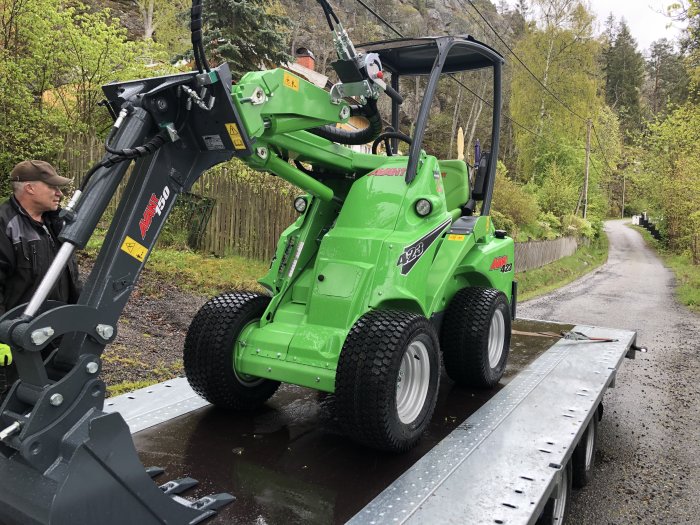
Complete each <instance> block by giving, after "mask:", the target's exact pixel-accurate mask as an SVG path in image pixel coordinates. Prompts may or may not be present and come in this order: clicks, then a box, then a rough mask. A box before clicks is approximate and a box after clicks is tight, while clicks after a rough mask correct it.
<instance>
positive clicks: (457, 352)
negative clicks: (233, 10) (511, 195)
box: [0, 0, 516, 525]
mask: <svg viewBox="0 0 700 525" xmlns="http://www.w3.org/2000/svg"><path fill="white" fill-rule="evenodd" d="M319 3H320V4H321V7H322V8H323V10H324V13H325V15H326V19H327V20H328V23H329V25H330V27H331V30H332V31H333V35H334V40H335V45H336V49H337V52H338V60H337V61H336V62H335V63H334V64H333V67H334V69H335V71H336V72H337V76H338V78H339V82H338V83H337V84H335V85H334V86H333V88H332V89H331V90H330V92H328V91H326V90H324V89H321V88H319V87H317V86H315V85H313V84H312V83H310V82H308V81H306V80H304V79H302V78H300V77H299V76H297V75H296V74H294V73H292V72H291V71H289V70H286V69H274V70H268V71H258V72H252V73H248V74H246V75H245V76H243V78H241V79H240V81H239V82H237V83H236V84H233V82H232V79H231V76H230V73H229V70H228V67H227V66H226V64H222V65H220V66H218V67H210V66H209V64H208V63H207V60H206V58H205V55H204V48H203V45H202V42H201V0H195V1H194V2H193V7H192V26H191V27H192V42H193V50H194V57H195V61H196V64H197V70H196V71H193V72H191V73H182V74H177V75H171V76H166V77H160V78H150V79H143V80H136V81H130V82H116V83H112V84H108V85H106V86H104V92H105V95H106V99H107V102H108V104H107V107H108V108H109V109H110V111H111V112H112V114H113V117H114V119H115V123H114V127H113V128H112V130H111V132H110V134H109V136H108V138H107V142H106V150H107V151H106V154H105V156H104V157H103V159H102V160H101V161H100V162H99V163H98V164H97V165H95V166H94V167H93V168H92V169H91V170H90V172H89V173H88V174H87V175H86V176H85V177H84V179H83V183H82V186H81V188H80V190H78V191H76V193H75V195H74V196H73V198H72V199H71V201H70V203H69V204H68V205H67V206H66V208H65V209H64V211H63V215H64V218H65V220H66V226H65V227H64V229H63V231H62V232H61V236H60V238H61V240H62V241H63V246H62V248H61V250H60V252H59V254H58V256H57V257H56V260H55V261H54V263H53V265H52V266H51V269H50V270H49V272H48V274H47V275H46V276H45V277H44V279H43V280H42V282H41V284H40V285H39V288H38V290H37V292H36V294H35V295H34V297H33V298H32V300H31V301H30V302H29V303H28V304H26V305H22V306H20V307H17V308H15V309H14V310H11V311H10V312H7V313H6V314H5V315H4V316H3V317H2V318H1V319H0V341H2V342H5V343H8V344H10V346H11V347H12V351H13V356H14V360H15V362H16V364H17V368H18V373H19V380H18V381H17V382H16V383H15V385H14V386H13V387H12V389H11V391H10V392H9V395H8V396H7V398H6V399H5V401H4V402H3V404H2V407H0V522H3V523H22V524H25V523H42V524H44V523H51V524H61V525H63V524H71V525H76V524H94V523H102V524H111V523H115V524H116V523H138V524H150V523H197V522H199V521H201V520H203V519H206V518H207V517H209V516H211V515H213V514H214V513H215V511H216V509H217V508H218V507H220V506H221V505H223V504H226V503H228V502H230V501H231V500H232V499H233V498H232V497H231V496H229V495H226V494H219V495H216V496H207V497H205V498H202V499H200V500H198V501H195V502H191V501H189V500H187V499H185V498H182V497H179V496H176V495H177V494H178V493H181V492H182V491H184V490H185V489H187V488H189V487H191V486H192V484H193V483H196V482H194V480H189V479H186V480H179V481H176V482H169V483H166V484H164V485H162V486H161V487H158V486H157V485H156V484H155V483H154V482H153V481H152V480H151V477H150V476H149V474H154V472H156V471H154V470H144V469H143V467H142V466H141V464H140V462H139V460H138V456H137V454H136V452H135V449H134V446H133V442H132V440H131V436H130V433H129V430H128V428H127V426H126V424H125V423H124V420H123V419H122V418H121V416H120V415H119V414H118V413H110V414H108V413H105V412H103V411H102V409H103V405H104V394H105V385H104V383H103V382H102V381H101V380H100V377H99V371H100V366H101V361H100V356H101V354H102V352H103V350H104V348H105V346H106V345H107V344H109V343H110V342H112V341H113V340H114V338H115V336H116V326H117V320H118V318H119V315H120V314H121V311H122V310H123V308H124V306H125V304H126V301H127V300H128V297H129V295H130V293H131V291H132V290H133V287H134V284H135V282H136V280H137V278H138V276H139V274H140V272H141V270H142V269H143V266H144V265H145V263H146V260H147V258H148V255H149V254H150V252H151V249H152V248H153V246H154V244H155V242H156V239H157V237H158V234H159V232H160V230H161V228H162V226H163V223H164V221H165V219H166V217H167V215H168V213H169V212H170V210H171V209H172V206H173V204H174V203H175V201H176V198H177V196H178V195H179V194H181V193H182V192H185V191H188V190H189V189H190V188H191V186H192V184H193V183H194V182H195V181H196V180H197V179H198V178H199V177H200V176H201V174H202V172H203V171H205V170H206V169H208V168H210V167H212V166H214V165H216V164H219V163H221V162H224V161H226V160H228V159H230V158H231V157H233V156H235V157H238V158H240V159H241V160H242V161H243V162H245V163H246V164H248V165H249V166H251V167H252V168H254V169H256V170H260V171H267V172H270V173H272V174H274V175H277V176H279V177H281V178H283V179H285V180H287V181H289V182H290V183H292V184H294V185H296V186H297V187H299V188H300V189H301V190H302V192H304V193H303V194H302V195H300V196H299V197H298V198H297V199H295V201H294V207H295V209H296V211H297V212H298V213H299V216H298V218H297V220H296V221H295V222H294V223H293V224H292V225H291V226H289V228H287V229H286V230H285V231H284V233H283V234H282V236H281V238H280V240H279V243H278V246H277V250H276V255H275V257H274V259H273V261H272V263H271V265H270V268H269V271H268V272H267V274H266V275H265V276H263V277H262V278H261V279H260V284H261V285H262V286H263V287H264V288H265V289H266V290H267V292H268V293H267V294H258V293H252V292H232V293H226V294H223V295H220V296H218V297H215V298H214V299H212V300H210V301H209V302H207V303H206V304H205V305H204V306H203V307H202V308H201V310H200V311H199V312H198V313H197V315H196V316H195V318H194V320H193V321H192V324H191V326H190V328H189V331H188V333H187V338H186V342H185V348H184V365H185V371H186V375H187V378H188V380H189V383H190V384H191V386H192V387H193V389H194V390H195V391H196V392H198V393H199V394H200V395H202V396H203V397H204V398H206V399H207V400H208V401H210V402H211V403H213V404H214V405H216V406H219V407H223V408H227V409H253V408H256V407H258V406H260V405H261V404H263V403H264V402H265V401H266V400H267V399H268V398H270V396H272V395H273V394H274V392H275V391H276V389H277V388H278V386H279V385H280V383H281V382H286V383H292V384H296V385H301V386H305V387H309V388H313V389H317V390H319V391H323V392H328V393H332V395H333V396H334V402H333V406H334V407H335V417H336V419H337V421H338V422H339V424H340V427H341V429H342V430H343V431H344V433H345V434H347V435H348V436H349V437H350V438H352V439H354V440H355V441H358V442H359V443H362V444H365V445H368V446H370V447H374V448H379V449H385V450H389V451H403V450H407V449H408V448H410V447H412V446H413V445H414V444H415V443H416V442H417V441H418V439H419V438H420V436H421V433H422V432H423V431H424V430H425V428H426V426H427V425H428V423H429V422H430V419H431V416H432V413H433V410H434V407H435V403H436V398H437V392H438V385H439V381H440V372H441V362H444V365H445V369H446V371H447V374H448V375H449V377H450V378H451V379H453V380H454V381H456V382H457V383H459V384H462V385H470V386H476V387H492V386H494V385H495V384H496V383H497V382H498V381H499V379H500V378H501V375H502V374H503V371H504V368H505V365H506V359H507V356H508V350H509V343H510V331H511V330H510V327H511V319H512V317H514V315H515V303H516V287H515V282H514V281H513V241H512V239H510V238H509V237H507V236H506V234H505V232H503V231H498V230H496V229H495V228H494V225H493V223H492V221H491V219H490V216H489V209H490V205H491V195H492V193H493V185H494V175H495V169H496V157H497V151H498V139H499V124H500V106H501V94H500V91H501V84H500V83H501V67H502V62H503V59H502V57H501V56H500V55H499V54H498V53H496V52H495V51H494V50H493V49H491V48H489V47H488V46H486V45H484V44H482V43H480V42H478V41H476V40H474V39H473V38H471V37H447V36H446V37H437V38H412V39H399V40H392V41H386V42H377V43H372V44H367V45H363V46H358V47H357V48H355V46H354V45H353V44H352V42H351V41H350V39H349V37H348V35H347V33H346V32H345V30H344V29H343V27H342V25H341V24H340V23H339V21H338V18H337V17H336V15H335V13H334V12H333V10H332V8H331V7H330V5H329V4H328V3H327V1H325V0H320V1H319ZM484 68H490V69H491V70H492V72H493V77H492V78H493V93H494V97H493V104H492V107H493V108H494V110H493V118H492V132H491V140H490V152H488V151H484V152H483V153H482V154H481V155H480V158H479V159H478V163H477V165H476V166H474V168H473V170H472V171H473V173H472V178H473V182H471V183H470V173H469V169H468V167H467V165H466V164H465V163H464V162H463V161H462V160H440V159H437V158H436V157H434V156H431V155H429V154H428V153H427V152H425V151H424V150H423V137H424V133H425V129H426V125H427V123H428V117H429V112H430V108H431V104H432V99H433V97H434V95H435V93H436V90H437V85H438V81H439V79H440V78H441V76H444V75H449V74H452V73H456V72H463V71H472V70H481V69H484ZM389 75H390V81H389V83H387V81H388V78H387V77H388V76H389ZM416 75H420V76H424V77H426V81H425V85H426V87H425V92H424V99H423V101H422V104H421V106H420V110H419V112H418V117H417V120H416V123H415V126H414V128H413V132H412V134H411V135H408V134H405V133H403V132H402V131H401V126H400V124H401V119H400V114H399V108H400V104H401V103H402V97H401V95H400V94H399V92H398V91H399V86H400V79H401V78H404V77H407V76H408V77H411V76H416ZM383 93H386V94H387V95H388V96H389V97H390V98H391V100H392V104H391V105H392V115H391V124H392V126H391V128H390V129H388V130H385V129H384V127H383V126H384V123H383V121H382V118H381V116H380V114H379V110H378V104H377V101H378V99H379V97H380V96H381V95H382V94H383ZM357 116H359V117H364V119H366V121H367V127H366V128H363V129H359V130H351V131H348V130H347V129H345V128H344V127H341V126H342V125H343V124H346V123H347V122H348V121H349V119H350V118H351V117H357ZM370 143H371V144H372V153H363V152H360V151H356V150H355V149H353V148H351V147H349V146H352V145H362V144H370ZM399 143H401V146H402V147H403V148H404V149H405V150H407V152H408V154H407V155H402V154H400V148H399ZM381 145H383V146H384V148H385V152H384V153H383V154H378V153H377V150H378V147H379V146H381ZM132 160H135V161H136V162H135V165H134V169H133V171H132V173H131V175H130V177H129V179H128V182H127V184H126V188H125V190H124V196H123V198H122V201H121V203H120V205H119V208H118V210H117V212H116V214H115V216H114V219H113V221H112V223H111V226H110V229H109V232H108V234H107V236H106V238H105V242H104V245H103V247H102V250H101V251H100V254H99V256H98V258H97V260H96V263H95V266H94V269H93V271H92V273H91V274H90V276H89V278H88V280H87V282H86V284H85V287H84V290H83V292H82V294H81V296H80V299H79V301H78V303H77V304H74V305H65V304H60V303H56V302H52V301H47V300H46V297H47V295H48V293H49V291H50V290H51V288H52V287H53V285H54V284H55V282H56V280H57V279H58V278H59V277H60V274H61V272H62V271H63V269H64V268H65V264H66V262H67V260H68V259H69V258H70V256H71V254H72V253H73V251H74V250H75V249H81V248H83V247H84V246H85V245H86V243H87V241H88V239H89V238H90V235H91V234H92V232H93V231H94V229H95V226H96V225H97V222H98V221H99V219H100V217H101V216H102V213H103V212H104V210H105V208H106V206H107V204H108V202H109V200H110V198H111V197H112V195H113V194H114V192H115V189H116V187H117V185H118V184H119V183H120V181H121V180H122V179H123V178H124V176H125V173H126V169H127V166H128V165H129V164H130V163H131V161H132ZM59 338H60V339H59ZM52 343H53V345H54V346H55V350H54V351H53V352H52V353H51V354H50V356H49V358H48V359H47V360H46V361H43V360H42V358H41V350H43V349H45V348H46V347H47V346H48V345H50V344H52Z"/></svg>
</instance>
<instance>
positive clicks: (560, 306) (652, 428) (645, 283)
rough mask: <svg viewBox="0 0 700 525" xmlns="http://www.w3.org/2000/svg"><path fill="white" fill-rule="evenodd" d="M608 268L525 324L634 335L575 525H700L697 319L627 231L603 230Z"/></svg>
mask: <svg viewBox="0 0 700 525" xmlns="http://www.w3.org/2000/svg"><path fill="white" fill-rule="evenodd" d="M606 231H607V233H608V237H609V239H610V255H609V259H608V262H607V264H605V265H604V266H603V267H601V268H600V269H599V270H597V271H595V272H593V273H591V274H589V275H588V276H586V277H584V278H582V279H580V280H578V281H576V282H574V283H572V284H571V285H569V286H567V287H565V288H562V289H560V290H557V291H555V292H553V293H551V294H549V295H547V296H544V297H541V298H539V299H535V300H532V301H528V302H526V303H523V304H522V305H520V306H519V309H518V316H519V317H525V318H536V319H547V320H551V321H562V322H572V323H582V324H594V325H600V326H608V327H613V328H623V329H630V330H636V331H637V332H638V334H639V335H638V339H637V342H638V344H640V345H642V346H647V347H648V348H649V352H648V353H646V354H641V353H638V354H637V359H636V360H635V361H629V360H626V361H625V363H624V366H623V367H622V369H621V370H620V372H619V374H618V377H617V384H616V388H614V389H611V390H609V391H608V393H607V394H606V395H605V399H604V407H605V414H604V416H603V421H602V423H601V425H600V427H599V428H600V436H599V442H598V446H599V448H598V454H597V457H596V466H595V473H594V478H593V481H592V482H591V483H590V484H589V485H588V486H587V487H585V488H584V489H582V490H581V491H579V492H577V493H576V494H575V495H574V499H573V504H572V507H571V515H570V521H569V523H573V524H589V523H594V524H599V523H600V524H608V523H610V524H613V523H614V524H618V523H644V524H647V523H659V524H675V523H692V524H700V316H697V315H695V314H693V313H691V312H689V311H688V310H687V309H685V308H684V307H682V306H680V305H679V304H678V302H677V301H676V300H675V299H674V282H673V274H672V272H671V271H670V270H668V269H666V268H665V267H664V266H663V265H662V263H661V261H660V260H659V259H658V258H657V257H656V255H655V254H654V253H653V251H652V250H650V249H649V248H647V247H646V245H645V243H644V241H643V239H642V237H641V236H640V235H639V233H637V232H636V231H634V230H633V229H631V228H629V227H627V226H626V225H625V224H624V223H623V222H622V221H610V222H607V223H606Z"/></svg>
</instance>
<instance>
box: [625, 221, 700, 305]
mask: <svg viewBox="0 0 700 525" xmlns="http://www.w3.org/2000/svg"><path fill="white" fill-rule="evenodd" d="M628 226H629V227H630V228H633V229H635V230H637V231H638V232H639V233H640V234H641V235H642V237H643V238H644V240H645V241H646V243H647V245H648V246H649V247H651V248H653V249H654V250H655V251H656V253H658V254H659V257H661V260H662V261H663V262H664V264H665V265H666V266H667V267H669V268H670V269H671V270H672V271H673V273H674V274H675V276H676V297H678V300H679V301H680V302H681V304H684V305H685V306H687V307H688V309H690V310H692V311H693V312H697V313H700V266H699V265H694V264H693V261H692V258H691V255H690V254H689V253H685V254H678V253H673V252H670V251H668V250H667V249H666V248H665V247H664V246H663V244H661V243H660V242H659V241H657V240H656V239H654V238H653V237H652V236H651V234H650V233H649V232H648V231H647V230H645V229H644V228H642V227H640V226H634V225H631V224H630V225H628Z"/></svg>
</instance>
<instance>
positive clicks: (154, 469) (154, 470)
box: [146, 467, 165, 479]
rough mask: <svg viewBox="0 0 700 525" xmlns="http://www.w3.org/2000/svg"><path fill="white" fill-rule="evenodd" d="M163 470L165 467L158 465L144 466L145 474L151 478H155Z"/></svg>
mask: <svg viewBox="0 0 700 525" xmlns="http://www.w3.org/2000/svg"><path fill="white" fill-rule="evenodd" d="M163 472H165V469H162V468H160V467H146V474H148V475H149V476H151V479H153V478H157V477H158V476H160V475H161V474H162V473H163Z"/></svg>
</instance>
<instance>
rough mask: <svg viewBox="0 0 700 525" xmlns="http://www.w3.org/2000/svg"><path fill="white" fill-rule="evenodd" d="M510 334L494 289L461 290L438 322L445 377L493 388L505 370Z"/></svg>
mask: <svg viewBox="0 0 700 525" xmlns="http://www.w3.org/2000/svg"><path fill="white" fill-rule="evenodd" d="M510 335H511V319H510V308H509V306H508V299H507V298H506V296H505V294H504V293H503V292H501V291H500V290H496V289H494V288H481V287H470V288H463V289H462V290H460V291H459V292H457V293H456V294H455V296H454V298H453V299H452V301H451V302H450V305H449V307H448V308H447V311H446V312H445V318H444V319H443V322H442V332H441V336H440V344H441V345H442V355H443V359H444V360H445V371H446V372H447V375H448V376H449V377H450V379H452V380H453V381H455V382H456V383H458V384H460V385H463V386H469V387H480V388H492V387H494V386H495V385H496V384H497V383H498V382H499V381H500V380H501V377H502V376H503V372H504V371H505V369H506V361H507V360H508V351H509V348H510Z"/></svg>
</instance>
